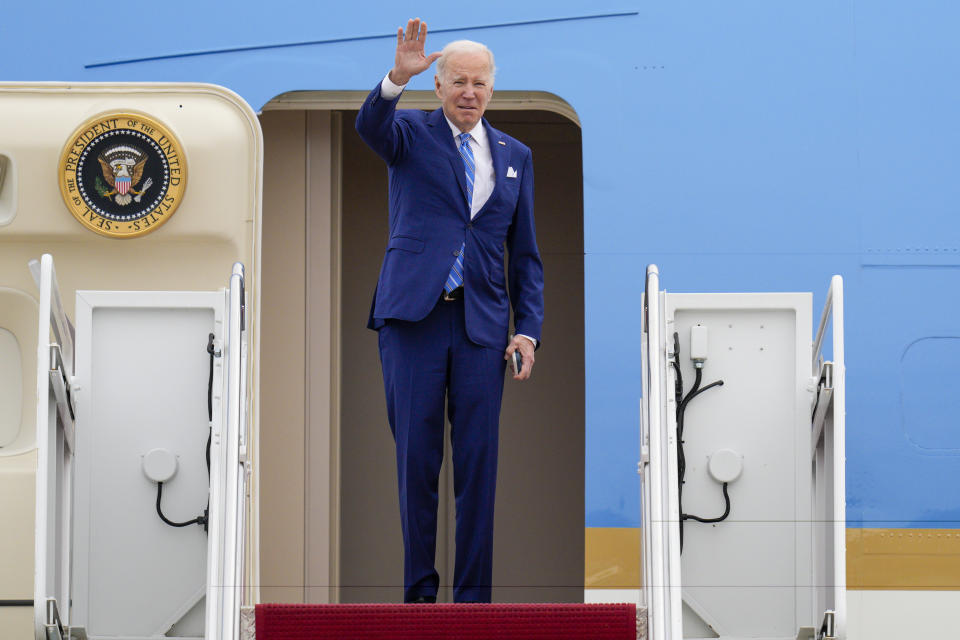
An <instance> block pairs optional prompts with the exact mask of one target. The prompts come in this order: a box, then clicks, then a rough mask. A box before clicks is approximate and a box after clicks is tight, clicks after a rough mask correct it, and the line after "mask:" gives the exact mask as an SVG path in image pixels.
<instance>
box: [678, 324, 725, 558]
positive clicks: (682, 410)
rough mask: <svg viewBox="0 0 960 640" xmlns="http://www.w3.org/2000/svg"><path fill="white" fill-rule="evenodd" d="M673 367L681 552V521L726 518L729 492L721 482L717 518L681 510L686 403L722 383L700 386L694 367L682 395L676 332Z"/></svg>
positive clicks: (700, 372) (699, 369)
mask: <svg viewBox="0 0 960 640" xmlns="http://www.w3.org/2000/svg"><path fill="white" fill-rule="evenodd" d="M671 364H672V365H673V369H674V371H675V372H676V375H677V379H676V383H675V385H674V398H675V399H676V402H677V511H678V512H679V514H680V553H683V523H684V521H686V520H695V521H697V522H703V523H708V524H709V523H715V522H722V521H723V520H726V519H727V516H729V515H730V494H729V493H728V492H727V483H726V482H724V483H723V499H724V503H725V508H724V512H723V515H722V516H720V517H719V518H701V517H700V516H695V515H692V514H688V513H684V512H683V484H684V477H685V476H686V474H687V458H686V455H685V454H684V452H683V444H684V442H683V429H684V415H685V414H686V410H687V405H689V404H690V401H691V400H693V399H694V398H696V397H697V396H698V395H700V394H701V393H703V392H704V391H706V390H707V389H712V388H714V387H719V386H722V385H723V380H717V381H716V382H711V383H710V384H708V385H706V386H704V387H703V388H701V387H700V384H701V383H702V382H703V368H702V367H697V368H696V378H695V379H694V381H693V387H692V388H691V389H690V391H688V392H687V394H686V395H685V396H684V395H683V377H682V374H681V373H680V337H679V334H678V333H677V332H674V334H673V362H672V363H671Z"/></svg>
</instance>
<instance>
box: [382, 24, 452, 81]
mask: <svg viewBox="0 0 960 640" xmlns="http://www.w3.org/2000/svg"><path fill="white" fill-rule="evenodd" d="M426 41H427V23H426V22H421V21H420V18H414V19H412V20H408V21H407V30H406V32H404V30H403V27H398V28H397V55H396V57H395V58H394V62H393V69H391V70H390V81H391V82H393V83H395V84H401V85H402V84H407V83H408V82H410V78H412V77H413V76H415V75H417V74H418V73H421V72H423V71H426V70H427V69H428V68H430V65H432V64H433V63H434V61H435V60H436V59H437V58H439V57H440V53H439V52H437V53H431V54H430V55H429V56H427V55H424V49H423V45H424V43H425V42H426Z"/></svg>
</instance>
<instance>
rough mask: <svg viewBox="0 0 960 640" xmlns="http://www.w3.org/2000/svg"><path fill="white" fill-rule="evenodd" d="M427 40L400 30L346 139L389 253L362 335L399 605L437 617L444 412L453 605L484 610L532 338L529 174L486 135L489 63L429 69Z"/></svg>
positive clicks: (480, 52) (534, 272)
mask: <svg viewBox="0 0 960 640" xmlns="http://www.w3.org/2000/svg"><path fill="white" fill-rule="evenodd" d="M426 35H427V25H426V23H422V22H421V21H420V20H419V19H415V20H410V21H409V22H408V23H407V28H406V31H404V29H402V28H401V29H398V31H397V52H396V57H395V60H394V66H393V68H392V69H391V70H390V72H389V73H388V74H387V76H386V77H385V78H384V79H383V80H382V81H381V82H379V83H378V84H377V86H376V87H374V89H373V91H371V92H370V95H369V96H368V97H367V99H366V101H365V102H364V104H363V107H362V108H361V110H360V113H359V115H358V116H357V131H358V132H359V134H360V136H361V137H362V138H363V140H364V141H365V142H366V143H367V144H368V145H370V147H371V148H372V149H373V150H374V151H375V152H376V153H377V154H378V155H380V157H381V158H383V159H384V161H385V162H386V163H387V166H388V167H389V176H390V240H389V243H388V244H387V252H386V255H385V256H384V260H383V266H382V268H381V271H380V278H379V281H378V283H377V290H376V293H375V295H374V300H373V305H372V307H371V311H370V320H369V326H370V328H372V329H376V330H378V331H379V342H380V362H381V365H382V367H383V380H384V387H385V390H386V396H387V413H388V415H389V419H390V429H391V431H392V432H393V436H394V440H395V441H396V453H397V477H398V481H399V489H400V516H401V526H402V529H403V544H404V601H405V602H434V601H436V595H437V589H438V586H439V576H438V574H437V571H436V569H435V567H434V558H435V553H436V533H437V500H438V498H437V490H438V479H439V474H440V465H441V462H442V461H443V419H444V404H445V403H446V405H447V412H448V414H449V419H450V424H451V444H452V449H453V466H454V494H455V496H456V510H457V516H456V519H457V531H456V560H455V567H454V600H455V601H456V602H490V595H491V583H492V576H493V511H494V493H495V489H496V477H497V446H498V437H499V419H500V402H501V398H502V395H503V378H504V367H505V361H506V360H508V359H510V358H511V357H512V354H513V353H514V352H515V351H519V352H520V353H521V354H522V368H521V369H520V370H519V371H518V372H516V373H515V374H514V376H513V377H514V379H516V380H526V379H527V378H529V377H530V373H531V371H532V370H533V363H534V349H535V348H536V347H537V345H538V342H539V340H540V328H541V325H542V323H543V265H542V263H541V261H540V254H539V251H538V250H537V243H536V231H535V227H534V220H533V164H532V158H531V153H530V149H529V148H528V147H526V146H525V145H523V144H522V143H520V142H518V141H517V140H515V139H513V138H511V137H510V136H508V135H506V134H504V133H502V132H500V131H497V130H496V129H494V128H493V127H491V126H490V125H489V124H488V123H487V122H486V121H485V120H484V119H483V113H484V110H485V109H486V106H487V103H488V102H489V100H490V97H491V95H492V94H493V78H494V71H495V69H494V64H493V54H492V53H491V52H490V51H489V49H487V48H486V47H485V46H483V45H481V44H479V43H475V42H469V41H458V42H454V43H451V44H449V45H447V47H445V48H444V50H443V51H442V52H440V53H433V54H431V55H429V56H427V55H425V52H424V42H425V40H426ZM434 61H438V62H437V74H436V76H435V78H434V82H435V88H436V93H437V96H438V97H439V98H440V100H441V103H442V108H440V109H437V110H436V111H434V112H432V113H426V112H423V111H418V110H406V109H404V110H399V111H398V110H397V109H396V104H397V99H398V98H399V96H400V93H401V92H402V91H403V87H404V86H405V85H406V84H407V83H408V82H409V81H410V78H412V77H413V76H415V75H417V74H419V73H421V72H423V71H425V70H427V69H428V68H429V67H430V65H431V64H433V62H434ZM504 246H506V249H507V255H508V267H507V269H506V273H505V272H504ZM508 280H509V291H510V293H509V297H508V294H507V281H508ZM510 303H512V305H513V313H514V326H515V329H516V334H517V335H516V336H514V337H513V338H512V339H508V334H509V321H510V309H509V305H510Z"/></svg>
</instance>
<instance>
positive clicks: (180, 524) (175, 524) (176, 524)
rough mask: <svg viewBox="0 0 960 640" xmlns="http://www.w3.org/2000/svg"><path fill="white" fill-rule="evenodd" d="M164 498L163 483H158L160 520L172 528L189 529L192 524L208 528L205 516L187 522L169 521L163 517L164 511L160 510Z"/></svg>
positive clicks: (158, 513)
mask: <svg viewBox="0 0 960 640" xmlns="http://www.w3.org/2000/svg"><path fill="white" fill-rule="evenodd" d="M161 496H163V483H162V482H158V483H157V515H158V516H160V519H161V520H163V521H164V522H166V523H167V524H168V525H170V526H171V527H188V526H190V525H191V524H202V525H204V526H206V518H204V517H203V516H197V517H196V518H194V519H193V520H187V521H186V522H174V521H173V520H168V519H167V517H166V516H165V515H163V510H162V509H161V508H160V498H161Z"/></svg>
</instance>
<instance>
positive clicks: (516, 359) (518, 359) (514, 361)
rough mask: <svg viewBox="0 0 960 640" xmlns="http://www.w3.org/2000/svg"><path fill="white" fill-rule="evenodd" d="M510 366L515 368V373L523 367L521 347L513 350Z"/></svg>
mask: <svg viewBox="0 0 960 640" xmlns="http://www.w3.org/2000/svg"><path fill="white" fill-rule="evenodd" d="M510 368H511V369H513V375H517V374H519V373H520V371H521V370H522V369H523V356H521V355H520V349H517V350H516V351H514V352H513V356H512V357H511V358H510Z"/></svg>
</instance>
